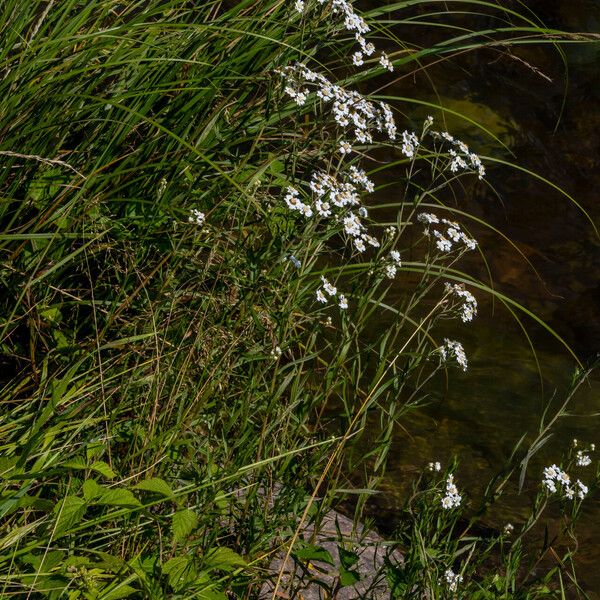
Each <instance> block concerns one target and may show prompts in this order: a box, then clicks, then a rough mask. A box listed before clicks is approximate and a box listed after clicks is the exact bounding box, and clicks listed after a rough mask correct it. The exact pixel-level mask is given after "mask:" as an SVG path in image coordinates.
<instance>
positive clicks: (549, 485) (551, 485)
mask: <svg viewBox="0 0 600 600" xmlns="http://www.w3.org/2000/svg"><path fill="white" fill-rule="evenodd" d="M544 485H545V486H546V487H547V488H548V491H550V492H552V493H554V492H556V484H555V483H554V481H553V480H552V479H544Z"/></svg>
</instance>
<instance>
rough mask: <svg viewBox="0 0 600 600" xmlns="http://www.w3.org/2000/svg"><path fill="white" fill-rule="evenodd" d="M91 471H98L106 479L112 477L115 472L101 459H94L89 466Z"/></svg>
mask: <svg viewBox="0 0 600 600" xmlns="http://www.w3.org/2000/svg"><path fill="white" fill-rule="evenodd" d="M89 468H90V469H91V470H92V471H96V473H100V475H103V476H104V477H106V479H114V478H115V477H116V476H117V474H116V473H115V472H114V471H113V470H112V469H111V468H110V467H109V466H108V464H107V463H105V462H104V461H103V460H97V461H94V462H93V463H92V464H91V465H90V467H89Z"/></svg>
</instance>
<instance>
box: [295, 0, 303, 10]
mask: <svg viewBox="0 0 600 600" xmlns="http://www.w3.org/2000/svg"><path fill="white" fill-rule="evenodd" d="M294 8H295V9H296V10H297V11H298V12H299V13H302V12H304V2H303V0H296V3H295V4H294Z"/></svg>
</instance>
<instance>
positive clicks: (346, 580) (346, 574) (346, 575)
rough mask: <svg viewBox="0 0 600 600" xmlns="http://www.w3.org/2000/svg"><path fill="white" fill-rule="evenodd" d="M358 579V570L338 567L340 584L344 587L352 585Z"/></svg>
mask: <svg viewBox="0 0 600 600" xmlns="http://www.w3.org/2000/svg"><path fill="white" fill-rule="evenodd" d="M359 581H360V575H359V574H358V571H354V570H350V569H346V568H344V567H341V569H340V585H341V586H342V587H346V586H349V585H354V584H355V583H358V582H359Z"/></svg>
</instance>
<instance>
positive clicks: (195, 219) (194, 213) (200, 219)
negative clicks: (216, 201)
mask: <svg viewBox="0 0 600 600" xmlns="http://www.w3.org/2000/svg"><path fill="white" fill-rule="evenodd" d="M205 219H206V215H205V214H204V213H203V212H200V211H199V210H198V209H197V208H192V210H191V211H190V216H189V217H188V221H189V222H190V223H194V224H195V225H199V226H200V227H202V225H204V220H205Z"/></svg>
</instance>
